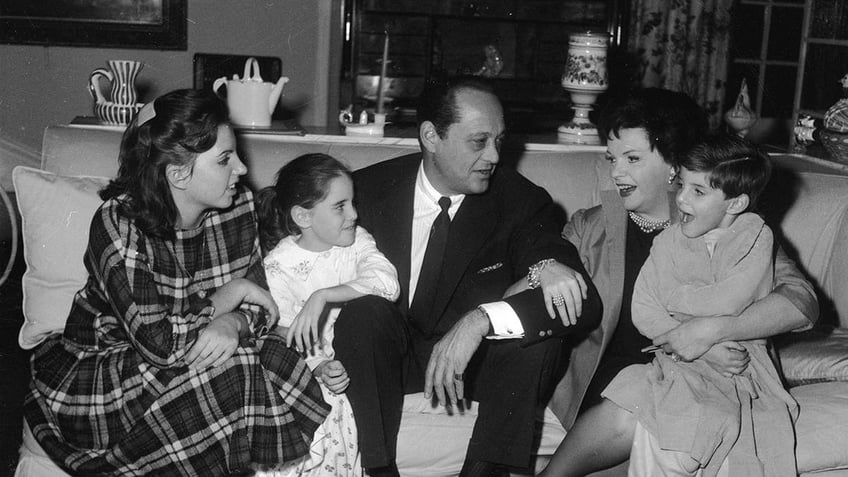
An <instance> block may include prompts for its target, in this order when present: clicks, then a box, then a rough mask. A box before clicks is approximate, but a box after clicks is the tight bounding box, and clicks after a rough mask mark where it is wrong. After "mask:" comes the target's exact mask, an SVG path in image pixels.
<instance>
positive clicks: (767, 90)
mask: <svg viewBox="0 0 848 477" xmlns="http://www.w3.org/2000/svg"><path fill="white" fill-rule="evenodd" d="M797 72H798V70H797V68H795V67H794V66H779V65H769V66H766V77H765V84H764V85H763V106H762V108H761V111H762V112H761V116H763V117H768V118H791V117H792V103H793V101H794V100H795V77H796V76H797Z"/></svg>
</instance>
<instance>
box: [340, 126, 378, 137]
mask: <svg viewBox="0 0 848 477" xmlns="http://www.w3.org/2000/svg"><path fill="white" fill-rule="evenodd" d="M343 124H344V127H345V136H358V137H383V127H384V126H385V125H386V123H367V124H359V123H343Z"/></svg>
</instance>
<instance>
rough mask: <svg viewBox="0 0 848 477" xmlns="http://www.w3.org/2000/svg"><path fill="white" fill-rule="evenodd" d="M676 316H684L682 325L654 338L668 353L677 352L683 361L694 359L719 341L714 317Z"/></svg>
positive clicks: (655, 342)
mask: <svg viewBox="0 0 848 477" xmlns="http://www.w3.org/2000/svg"><path fill="white" fill-rule="evenodd" d="M676 316H677V318H678V319H680V318H684V319H682V320H681V323H680V325H678V326H677V327H676V328H674V329H673V330H670V331H667V332H665V333H663V334H661V335H659V336H657V337H656V338H654V340H653V342H654V344H655V345H657V346H662V349H663V351H665V352H666V353H669V354H671V353H677V355H678V356H680V358H681V359H682V360H683V361H694V360H696V359H698V358H700V357H701V356H702V355H703V354H704V353H706V352H707V350H709V349H710V348H712V347H713V345H714V344H716V343H717V342H718V341H719V340H718V338H717V337H718V323H717V320H715V319H714V318H690V317H681V316H679V315H677V314H676Z"/></svg>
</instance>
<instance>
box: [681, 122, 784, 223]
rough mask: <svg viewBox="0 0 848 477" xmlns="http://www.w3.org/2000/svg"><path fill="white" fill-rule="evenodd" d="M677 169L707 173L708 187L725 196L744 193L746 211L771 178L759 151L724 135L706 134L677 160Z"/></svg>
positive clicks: (754, 203)
mask: <svg viewBox="0 0 848 477" xmlns="http://www.w3.org/2000/svg"><path fill="white" fill-rule="evenodd" d="M680 167H685V168H686V169H688V170H690V171H695V172H704V173H708V174H709V179H710V187H712V188H714V189H721V191H722V192H724V195H725V197H728V198H732V197H738V196H740V195H742V194H747V195H748V198H749V199H750V201H749V204H748V208H747V209H746V211H748V210H753V209H754V208H755V206H756V203H757V199H758V198H759V197H760V194H761V193H762V192H763V189H765V187H766V184H768V181H769V177H770V176H771V161H770V160H769V157H768V155H767V154H766V153H765V152H764V151H763V150H762V149H760V148H759V147H757V146H756V145H754V144H753V143H751V142H749V141H746V140H745V139H742V138H740V137H738V136H733V135H730V134H724V133H722V134H718V133H716V134H711V135H708V136H707V137H706V138H705V139H704V141H702V142H701V143H700V144H698V145H696V146H695V147H694V148H692V150H691V151H690V152H689V154H687V155H686V156H685V157H683V158H682V159H681V161H680Z"/></svg>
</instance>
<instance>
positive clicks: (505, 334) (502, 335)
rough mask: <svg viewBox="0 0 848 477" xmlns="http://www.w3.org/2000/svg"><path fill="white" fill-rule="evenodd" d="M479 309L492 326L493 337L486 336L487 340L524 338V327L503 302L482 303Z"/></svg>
mask: <svg viewBox="0 0 848 477" xmlns="http://www.w3.org/2000/svg"><path fill="white" fill-rule="evenodd" d="M480 309H481V310H483V312H484V313H485V314H486V316H487V317H488V318H489V322H490V323H491V324H492V329H493V330H494V333H495V334H494V335H492V336H487V337H486V338H487V339H493V340H505V339H516V338H523V337H524V326H523V325H522V324H521V320H520V319H518V315H517V314H516V313H515V310H513V309H512V307H511V306H509V304H508V303H507V302H505V301H496V302H493V303H483V304H482V305H480Z"/></svg>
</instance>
